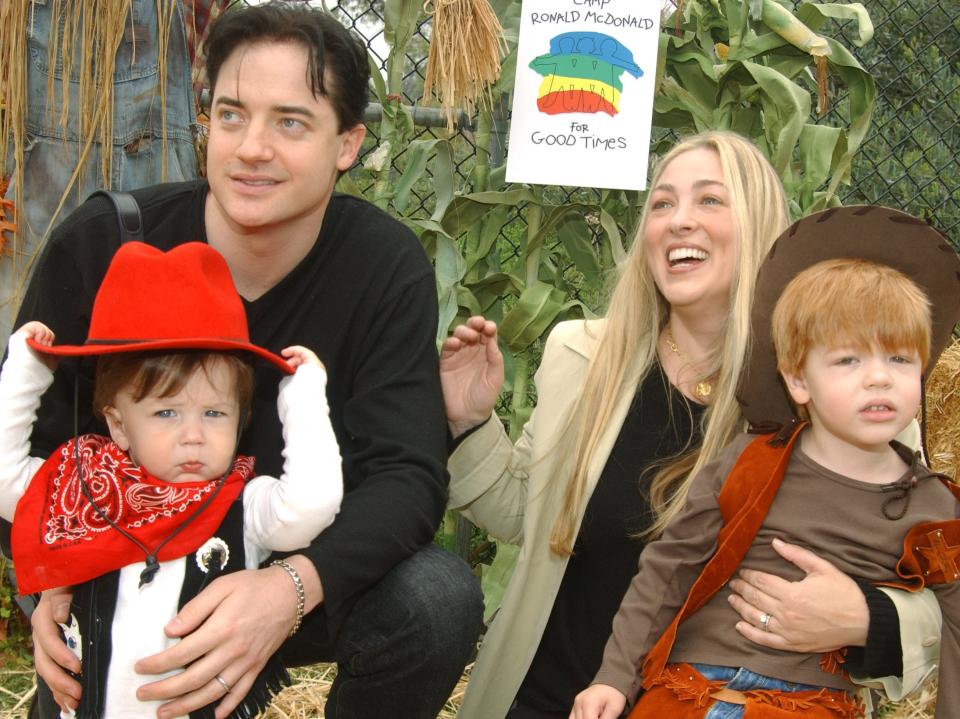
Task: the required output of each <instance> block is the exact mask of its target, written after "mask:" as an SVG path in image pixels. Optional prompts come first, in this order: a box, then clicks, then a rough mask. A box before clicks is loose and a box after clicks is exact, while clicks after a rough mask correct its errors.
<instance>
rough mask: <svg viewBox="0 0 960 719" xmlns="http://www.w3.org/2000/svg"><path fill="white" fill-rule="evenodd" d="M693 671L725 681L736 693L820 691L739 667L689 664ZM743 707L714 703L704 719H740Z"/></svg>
mask: <svg viewBox="0 0 960 719" xmlns="http://www.w3.org/2000/svg"><path fill="white" fill-rule="evenodd" d="M690 666H692V667H693V668H694V669H696V670H697V671H698V672H700V673H701V674H703V676H704V677H705V678H706V679H710V680H712V681H725V682H726V683H727V686H726V688H727V689H736V690H737V691H741V692H743V691H749V690H750V689H777V690H779V691H783V692H802V691H808V690H811V689H814V690H816V689H820V687H815V686H811V685H809V684H798V683H796V682H787V681H784V680H782V679H774V678H773V677H765V676H763V675H762V674H755V673H754V672H751V671H750V670H749V669H744V668H743V667H740V668H739V669H735V668H734V667H718V666H716V665H714V664H691V665H690ZM742 717H743V705H742V704H731V703H730V702H721V701H718V702H716V703H715V704H714V705H713V706H711V707H710V709H709V710H708V711H707V713H706V714H705V715H704V719H742Z"/></svg>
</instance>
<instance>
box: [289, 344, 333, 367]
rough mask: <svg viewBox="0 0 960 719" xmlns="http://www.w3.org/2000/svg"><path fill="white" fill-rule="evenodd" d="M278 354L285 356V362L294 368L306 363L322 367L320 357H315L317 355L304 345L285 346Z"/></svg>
mask: <svg viewBox="0 0 960 719" xmlns="http://www.w3.org/2000/svg"><path fill="white" fill-rule="evenodd" d="M280 354H281V355H283V356H284V357H285V358H286V360H287V364H289V365H290V366H291V367H293V368H294V369H296V368H297V367H300V366H301V365H306V364H315V365H318V366H319V367H323V362H321V361H320V358H319V357H317V355H315V354H314V353H313V352H312V351H311V350H308V349H307V348H306V347H301V346H300V345H293V346H292V347H286V348H284V349H282V350H280Z"/></svg>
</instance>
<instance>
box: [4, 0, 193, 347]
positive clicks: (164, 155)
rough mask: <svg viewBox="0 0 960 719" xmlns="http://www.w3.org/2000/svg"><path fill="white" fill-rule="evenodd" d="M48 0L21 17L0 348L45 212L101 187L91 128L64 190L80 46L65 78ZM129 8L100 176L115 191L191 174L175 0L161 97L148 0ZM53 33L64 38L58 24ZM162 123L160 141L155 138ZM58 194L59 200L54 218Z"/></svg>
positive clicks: (69, 205)
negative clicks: (64, 112)
mask: <svg viewBox="0 0 960 719" xmlns="http://www.w3.org/2000/svg"><path fill="white" fill-rule="evenodd" d="M65 4H66V3H65ZM55 5H56V3H54V1H53V0H31V11H30V13H31V14H30V23H29V25H28V26H27V27H26V28H24V34H25V35H26V53H27V57H26V58H24V60H25V61H26V62H27V71H26V72H27V88H26V91H27V97H25V98H23V99H22V101H23V103H24V104H25V106H26V107H27V117H26V127H25V132H26V137H24V138H23V141H24V157H23V186H22V187H20V186H18V185H17V184H16V179H15V178H14V179H13V181H12V182H11V185H10V188H9V189H8V190H7V197H8V199H13V200H14V201H15V203H16V212H17V215H16V217H15V218H14V219H15V222H16V224H17V226H18V234H19V235H20V240H21V242H22V246H21V248H20V254H19V255H18V256H17V257H7V258H4V261H3V262H0V346H3V347H5V346H6V344H7V337H8V335H9V333H10V330H11V323H12V322H13V318H14V315H15V309H16V307H15V305H16V304H18V301H19V294H20V290H21V289H22V288H24V287H26V280H27V277H28V270H29V268H30V266H31V262H30V258H31V257H32V256H33V255H34V254H35V253H37V252H38V251H39V249H40V247H41V245H42V243H43V242H44V241H45V240H46V237H45V232H46V229H47V225H48V224H50V220H51V218H54V219H55V222H54V224H56V222H59V221H60V220H62V219H63V218H65V217H66V216H67V215H68V214H70V212H72V211H73V210H74V209H75V208H76V207H77V206H78V205H79V204H80V203H81V202H82V201H83V200H84V199H86V198H87V197H88V196H89V195H90V193H92V192H93V191H94V190H98V189H100V188H101V187H103V184H104V182H103V178H102V177H101V174H100V161H101V157H102V156H103V154H104V152H105V150H107V149H108V147H106V146H104V145H101V143H100V142H99V134H98V135H97V136H96V137H95V138H94V142H93V143H92V144H91V145H90V151H89V154H88V155H87V159H86V161H85V163H84V166H83V173H82V175H81V176H80V177H78V179H77V180H76V181H75V182H74V184H73V186H72V188H71V189H70V191H69V192H67V193H66V194H64V192H65V189H66V188H67V185H68V182H69V181H70V179H71V176H72V175H73V172H74V169H75V168H76V166H77V158H78V157H79V156H80V153H81V150H82V149H83V147H84V143H85V140H86V138H85V137H84V136H83V134H82V133H81V127H80V125H81V120H80V112H79V108H80V76H79V72H78V69H79V68H80V57H79V55H80V52H81V48H80V43H79V42H77V43H76V48H75V53H74V63H73V68H74V69H73V72H72V73H71V74H70V75H69V76H66V75H65V73H64V71H63V65H62V63H61V62H60V61H59V58H58V59H57V61H56V62H55V63H53V64H51V63H50V61H49V57H48V48H49V46H50V27H51V24H52V22H53V9H54V7H55ZM69 5H73V3H70V4H69ZM67 12H68V11H67V10H64V13H67ZM131 12H132V14H133V17H132V18H128V20H127V30H126V31H125V32H124V35H123V38H122V40H121V42H120V46H119V48H118V49H117V53H116V57H115V67H114V73H113V88H112V89H113V107H114V110H113V135H112V138H110V140H111V141H110V145H109V149H111V150H112V155H113V163H112V173H111V175H110V178H109V180H110V185H111V187H112V189H114V190H131V189H134V188H138V187H147V186H149V185H155V184H157V183H158V182H161V181H164V180H169V181H171V182H174V181H179V180H187V179H192V178H194V177H196V174H197V161H196V154H195V152H194V149H193V126H194V125H195V124H196V113H195V110H194V99H193V86H192V84H191V77H190V71H191V68H190V56H189V53H188V51H187V41H186V36H185V33H184V25H183V18H182V8H181V7H180V3H179V2H177V3H175V10H174V17H173V22H172V23H171V26H170V33H169V37H168V40H167V53H166V66H165V70H166V85H165V88H164V96H163V97H164V102H163V103H161V101H160V100H161V98H160V80H159V77H160V73H159V65H158V53H157V46H158V42H157V39H158V37H159V35H158V28H157V23H158V20H157V0H133V2H132V3H131ZM63 22H64V20H63V18H61V23H63ZM58 38H59V40H62V38H63V30H62V28H61V29H60V31H59V33H58ZM58 42H59V41H58ZM50 80H52V81H53V98H52V102H51V101H50V100H48V98H47V83H48V81H50ZM64 93H66V95H67V97H68V98H69V100H70V112H69V115H68V116H67V118H66V122H65V124H63V125H61V123H60V114H61V113H60V109H61V103H62V98H63V96H64ZM161 105H163V107H161ZM164 124H165V125H166V138H167V142H166V147H165V148H164V147H163V143H162V142H161V136H162V134H163V129H164V128H163V126H164ZM8 147H9V148H10V149H9V156H8V157H7V167H8V168H12V167H13V159H14V158H13V143H12V142H11V143H10V144H9V145H8ZM164 150H165V151H164ZM61 198H63V200H64V202H63V207H62V209H61V210H60V212H59V214H57V215H56V217H54V213H55V211H56V209H57V206H58V204H59V203H60V200H61Z"/></svg>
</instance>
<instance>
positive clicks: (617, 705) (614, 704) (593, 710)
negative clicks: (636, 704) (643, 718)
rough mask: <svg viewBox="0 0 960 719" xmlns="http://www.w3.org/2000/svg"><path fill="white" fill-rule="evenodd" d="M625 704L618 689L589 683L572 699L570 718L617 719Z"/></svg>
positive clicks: (625, 701)
mask: <svg viewBox="0 0 960 719" xmlns="http://www.w3.org/2000/svg"><path fill="white" fill-rule="evenodd" d="M626 705H627V698H626V697H625V696H624V695H623V693H622V692H621V691H620V690H619V689H614V688H613V687H611V686H608V685H606V684H591V685H590V686H589V687H587V688H586V689H584V690H583V691H582V692H580V693H579V694H577V697H576V699H574V700H573V709H571V710H570V719H617V717H619V716H620V715H621V714H622V713H623V708H624V707H625V706H626Z"/></svg>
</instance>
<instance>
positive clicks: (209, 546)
mask: <svg viewBox="0 0 960 719" xmlns="http://www.w3.org/2000/svg"><path fill="white" fill-rule="evenodd" d="M196 556H197V566H198V567H200V570H201V571H202V572H203V573H204V574H206V573H207V572H209V571H210V565H211V564H213V565H214V569H216V570H217V571H219V570H221V569H223V568H224V567H226V566H227V560H228V559H230V547H228V546H227V543H226V542H224V541H223V540H222V539H220V537H210V539H208V540H207V541H206V542H204V543H203V544H202V545H201V546H200V549H198V550H197V555H196Z"/></svg>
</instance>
